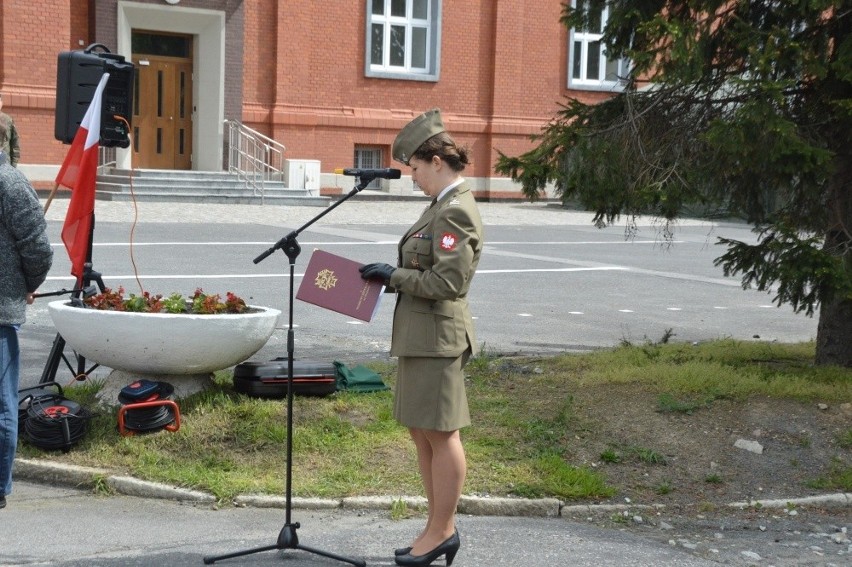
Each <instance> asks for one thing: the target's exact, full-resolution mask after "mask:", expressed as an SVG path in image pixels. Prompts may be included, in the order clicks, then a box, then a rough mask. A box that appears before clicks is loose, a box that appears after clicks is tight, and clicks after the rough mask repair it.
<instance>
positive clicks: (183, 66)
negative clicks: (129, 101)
mask: <svg viewBox="0 0 852 567" xmlns="http://www.w3.org/2000/svg"><path fill="white" fill-rule="evenodd" d="M133 59H134V60H133V62H134V63H135V64H136V93H135V95H136V96H135V97H134V101H133V103H134V112H133V167H136V168H140V169H191V168H192V61H191V60H187V59H182V58H177V57H159V56H153V55H134V56H133Z"/></svg>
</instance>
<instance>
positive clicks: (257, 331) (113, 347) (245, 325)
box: [48, 300, 281, 375]
mask: <svg viewBox="0 0 852 567" xmlns="http://www.w3.org/2000/svg"><path fill="white" fill-rule="evenodd" d="M250 307H251V308H252V310H253V311H254V312H252V313H228V314H219V315H195V314H172V313H129V312H124V311H99V310H96V309H83V308H79V307H72V306H71V305H70V304H69V303H68V301H65V300H63V301H54V302H51V303H50V304H49V305H48V311H49V312H50V316H51V318H52V319H53V324H54V325H55V326H56V330H57V331H58V332H59V334H60V335H62V337H63V338H64V339H65V342H66V343H67V344H68V346H70V347H71V348H73V349H74V350H75V351H76V352H77V353H79V354H81V355H83V356H85V357H86V359H88V360H91V361H93V362H97V363H98V364H101V365H103V366H108V367H110V368H113V369H115V370H123V371H126V372H129V373H136V374H151V375H198V374H207V373H210V372H215V371H216V370H221V369H223V368H228V367H230V366H233V365H235V364H238V363H240V362H243V361H244V360H246V359H247V358H249V357H250V356H251V355H253V354H254V353H256V352H257V351H258V350H260V349H261V347H263V345H265V344H266V342H267V341H268V340H269V338H270V337H271V336H272V333H273V332H274V331H275V324H276V322H277V321H278V316H279V315H280V314H281V312H280V311H279V310H277V309H271V308H268V307H258V306H254V305H252V306H250Z"/></svg>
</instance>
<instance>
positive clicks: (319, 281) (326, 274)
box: [314, 269, 337, 291]
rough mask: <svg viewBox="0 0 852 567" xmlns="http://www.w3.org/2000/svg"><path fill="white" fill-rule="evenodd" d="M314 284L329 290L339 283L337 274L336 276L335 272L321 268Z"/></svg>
mask: <svg viewBox="0 0 852 567" xmlns="http://www.w3.org/2000/svg"><path fill="white" fill-rule="evenodd" d="M314 285H316V286H317V287H318V288H320V289H321V290H324V291H328V290H330V289H331V288H333V287H334V286H336V285H337V276H335V275H334V272H333V271H331V270H328V269H326V270H321V271H320V272H318V273H317V277H316V279H315V280H314Z"/></svg>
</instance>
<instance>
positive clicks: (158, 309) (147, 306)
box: [83, 286, 250, 314]
mask: <svg viewBox="0 0 852 567" xmlns="http://www.w3.org/2000/svg"><path fill="white" fill-rule="evenodd" d="M83 302H84V303H85V304H86V305H88V306H89V307H91V308H93V309H98V310H101V311H128V312H132V313H195V314H217V313H247V312H250V308H249V307H248V306H246V302H245V301H243V299H242V298H240V297H239V296H237V295H235V294H234V293H232V292H230V291H229V292H227V293H226V294H225V300H224V301H222V297H221V296H220V295H219V294H218V293H217V294H212V295H211V294H207V293H204V290H202V289H201V288H197V289H196V290H195V293H194V294H193V295H192V297H191V298H190V299H184V297H183V296H182V295H181V294H179V293H172V294H171V295H169V296H168V297H166V298H164V297H163V296H162V295H159V294H158V295H151V294H150V293H149V292H147V291H143V292H142V295H136V294H133V293H131V294H130V295H129V296H128V297H126V298H125V297H124V288H123V287H121V286H119V287H118V289H117V290H112V289H110V288H106V289H104V291H103V292H101V293H98V294H96V295H93V296H91V297H87V298H85V299H84V300H83Z"/></svg>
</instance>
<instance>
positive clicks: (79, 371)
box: [35, 212, 106, 384]
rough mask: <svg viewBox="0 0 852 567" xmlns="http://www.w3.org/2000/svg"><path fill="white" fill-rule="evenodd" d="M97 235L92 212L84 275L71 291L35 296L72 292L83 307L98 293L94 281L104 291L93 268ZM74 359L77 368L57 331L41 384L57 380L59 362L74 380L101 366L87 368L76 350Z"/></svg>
mask: <svg viewBox="0 0 852 567" xmlns="http://www.w3.org/2000/svg"><path fill="white" fill-rule="evenodd" d="M94 236H95V213H94V212H92V226H91V229H90V230H89V243H88V248H87V249H86V261H85V262H84V263H83V275H82V277H81V278H80V281H78V282H77V285H76V286H75V287H74V289H72V290H70V291H66V290H62V291H59V292H52V293H40V294H37V295H36V296H35V297H47V296H51V295H62V294H64V293H71V304H72V305H75V306H78V307H82V306H83V297H88V296H89V295H94V294H95V293H97V292H96V291H95V287H94V286H93V285H92V282H95V283H96V284H97V289H99V290H100V291H101V292H103V291H104V290H105V289H106V287H105V286H104V281H103V278H102V277H101V273H100V272H96V271H95V270H94V269H92V243H93V241H94ZM72 356H73V359H74V361H75V362H76V368H75V367H74V366H72V365H71V361H69V360H68V357H67V356H66V355H65V339H64V338H63V337H62V335H60V334H59V333H56V337H54V339H53V345H52V346H51V347H50V354H49V355H48V357H47V362H46V363H45V365H44V369H43V370H42V373H41V378H40V379H39V384H50V383H52V382H54V381H55V380H56V372H57V371H58V370H59V363H60V362H65V366H66V367H67V368H68V370H70V371H71V374H72V375H73V376H74V380H79V381H82V380H85V379H86V378H87V377H88V376H89V374H91V373H92V371H93V370H95V368H97V367H98V366H100V365H99V364H97V363H95V364H93V365H92V366H90V367H89V368H88V369H87V368H86V357H84V356H83V355H82V354H79V353H77V352H74V354H73V355H72Z"/></svg>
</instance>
